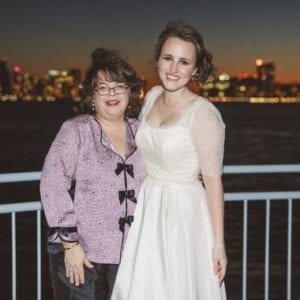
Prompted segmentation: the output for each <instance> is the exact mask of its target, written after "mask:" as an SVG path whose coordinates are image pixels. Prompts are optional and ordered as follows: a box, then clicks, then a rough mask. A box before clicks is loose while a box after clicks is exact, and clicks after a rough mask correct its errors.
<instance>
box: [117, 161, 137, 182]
mask: <svg viewBox="0 0 300 300" xmlns="http://www.w3.org/2000/svg"><path fill="white" fill-rule="evenodd" d="M123 170H124V171H125V172H127V173H128V174H129V175H130V176H131V177H132V178H133V165H128V164H125V163H124V164H122V163H117V168H116V170H115V172H116V174H117V175H119V174H120V173H121V172H122V171H123Z"/></svg>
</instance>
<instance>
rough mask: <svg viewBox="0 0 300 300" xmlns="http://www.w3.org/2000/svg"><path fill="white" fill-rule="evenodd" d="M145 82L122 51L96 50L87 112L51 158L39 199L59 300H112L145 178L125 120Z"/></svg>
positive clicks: (70, 125) (66, 128)
mask: <svg viewBox="0 0 300 300" xmlns="http://www.w3.org/2000/svg"><path fill="white" fill-rule="evenodd" d="M141 83H142V81H141V79H140V77H139V76H138V75H137V73H136V72H135V71H134V70H133V68H132V67H131V66H130V65H129V64H128V63H127V62H126V61H124V60H123V59H121V58H120V57H119V56H118V54H117V53H115V52H113V51H109V50H105V49H101V48H99V49H96V50H95V51H94V52H93V53H92V63H91V66H90V67H89V69H88V70H87V73H86V77H85V80H84V92H85V95H84V98H83V103H82V107H83V108H84V109H85V112H86V113H84V114H81V115H79V116H77V117H75V118H72V119H69V120H67V121H66V122H65V123H64V124H63V125H62V127H61V129H60V131H59V132H58V134H57V136H56V138H55V140H54V142H53V143H52V145H51V148H50V150H49V152H48V154H47V157H46V160H45V163H44V167H43V171H42V178H41V198H42V203H43V208H44V211H45V215H46V219H47V222H48V224H49V227H50V236H49V247H48V249H49V261H50V273H51V279H52V286H53V291H54V297H55V299H89V300H92V299H106V298H109V295H110V292H111V289H112V286H113V282H114V278H115V275H116V271H117V267H118V264H119V262H120V256H121V252H122V248H123V245H124V240H125V238H126V235H127V231H128V228H129V226H130V225H131V223H132V221H133V212H134V208H135V203H136V198H135V196H136V195H137V194H138V192H139V188H140V186H141V184H142V182H143V180H144V177H145V170H144V166H143V163H142V160H141V157H140V155H139V153H138V151H137V147H136V144H135V134H136V131H137V126H138V121H137V120H135V119H131V118H127V115H129V114H130V111H131V110H132V108H133V107H134V106H136V102H137V100H138V96H139V92H140V88H141ZM71 191H74V192H73V193H72V192H71ZM72 194H74V195H73V196H72Z"/></svg>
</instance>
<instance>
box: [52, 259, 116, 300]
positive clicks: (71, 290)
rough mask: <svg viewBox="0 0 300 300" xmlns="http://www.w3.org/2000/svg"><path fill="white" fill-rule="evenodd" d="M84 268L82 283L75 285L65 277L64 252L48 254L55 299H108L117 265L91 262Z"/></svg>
mask: <svg viewBox="0 0 300 300" xmlns="http://www.w3.org/2000/svg"><path fill="white" fill-rule="evenodd" d="M93 265H94V268H92V269H89V268H85V270H84V278H85V282H84V284H80V285H79V286H75V284H72V283H70V281H69V278H67V277H66V270H65V262H64V254H63V253H60V254H50V253H49V266H50V276H51V281H52V288H53V294H54V299H55V300H108V299H110V296H111V292H112V289H113V285H114V281H115V278H116V274H117V270H118V266H119V265H114V264H97V263H93Z"/></svg>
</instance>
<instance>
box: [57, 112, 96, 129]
mask: <svg viewBox="0 0 300 300" xmlns="http://www.w3.org/2000/svg"><path fill="white" fill-rule="evenodd" d="M92 120H93V116H92V115H89V114H82V115H78V116H75V117H72V118H70V119H67V120H66V121H64V122H63V123H62V125H61V130H63V131H66V132H77V133H78V132H79V131H80V130H79V129H80V128H85V127H86V125H89V124H91V122H92Z"/></svg>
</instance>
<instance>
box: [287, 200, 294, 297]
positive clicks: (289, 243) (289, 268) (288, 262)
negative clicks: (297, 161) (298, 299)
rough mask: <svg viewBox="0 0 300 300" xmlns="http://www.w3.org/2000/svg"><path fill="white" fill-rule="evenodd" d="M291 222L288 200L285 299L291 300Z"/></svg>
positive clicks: (291, 207) (291, 213)
mask: <svg viewBox="0 0 300 300" xmlns="http://www.w3.org/2000/svg"><path fill="white" fill-rule="evenodd" d="M292 224H293V202H292V199H289V200H288V232H287V234H288V243H287V283H286V286H287V292H286V299H287V300H291V289H292V237H293V235H292Z"/></svg>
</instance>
